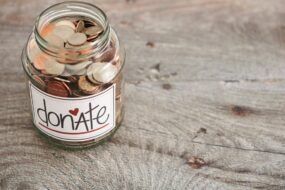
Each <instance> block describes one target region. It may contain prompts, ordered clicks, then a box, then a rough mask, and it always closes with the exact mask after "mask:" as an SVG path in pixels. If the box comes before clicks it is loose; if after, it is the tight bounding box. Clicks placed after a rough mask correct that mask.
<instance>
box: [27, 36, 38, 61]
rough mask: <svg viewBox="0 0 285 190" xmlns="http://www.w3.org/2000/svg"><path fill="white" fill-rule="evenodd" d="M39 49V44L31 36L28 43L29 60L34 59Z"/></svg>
mask: <svg viewBox="0 0 285 190" xmlns="http://www.w3.org/2000/svg"><path fill="white" fill-rule="evenodd" d="M40 52H41V50H40V48H39V46H38V45H37V42H36V40H35V39H34V38H33V39H31V40H30V42H29V45H28V57H29V59H30V61H31V62H33V61H34V59H35V57H36V56H37V55H38V53H40Z"/></svg>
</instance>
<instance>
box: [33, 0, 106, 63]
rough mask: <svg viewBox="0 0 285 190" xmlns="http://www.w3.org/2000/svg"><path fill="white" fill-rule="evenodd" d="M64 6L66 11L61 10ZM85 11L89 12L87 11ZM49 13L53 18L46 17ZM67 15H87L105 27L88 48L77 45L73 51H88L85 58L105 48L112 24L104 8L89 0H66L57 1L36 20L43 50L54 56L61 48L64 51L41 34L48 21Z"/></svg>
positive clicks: (40, 45) (35, 31) (38, 41)
mask: <svg viewBox="0 0 285 190" xmlns="http://www.w3.org/2000/svg"><path fill="white" fill-rule="evenodd" d="M55 8H59V10H58V11H56V10H54V9H55ZM63 8H66V9H67V10H66V11H65V12H63V11H61V10H62V9H63ZM84 11H87V12H86V13H85V12H84ZM49 14H51V18H46V17H48V16H50V15H49ZM65 16H66V17H68V16H86V17H87V18H89V19H94V20H96V21H98V22H100V24H101V25H102V27H103V32H102V33H101V34H100V35H99V36H98V37H97V39H96V40H95V41H93V42H91V43H90V44H89V46H88V47H87V49H86V47H84V46H83V47H76V48H74V50H72V53H76V51H80V52H86V54H85V55H84V58H86V57H89V56H92V55H94V54H96V53H97V52H100V51H101V50H102V49H104V47H105V45H106V44H107V43H108V39H109V34H110V26H109V21H108V18H107V16H106V14H105V13H104V11H103V10H102V9H100V8H99V7H97V6H96V5H93V4H91V3H88V2H78V1H66V2H61V3H57V4H54V5H52V6H49V7H48V8H46V9H45V10H43V11H42V12H41V13H40V14H39V16H38V17H37V19H36V22H35V27H34V34H35V39H36V41H37V43H38V45H39V47H40V49H42V50H43V51H45V52H47V53H48V54H50V55H52V56H54V57H57V56H59V55H58V52H59V50H61V51H62V50H63V49H62V48H59V47H56V46H52V45H51V44H49V43H48V42H47V41H46V40H45V38H44V37H43V36H42V35H41V33H40V29H41V27H42V26H44V25H45V24H46V23H48V22H50V21H53V20H56V19H58V18H62V17H65ZM92 16H93V17H92ZM41 22H43V23H41ZM82 50H83V51H82ZM70 51H71V50H70V49H69V50H68V51H67V53H63V55H66V54H68V52H70Z"/></svg>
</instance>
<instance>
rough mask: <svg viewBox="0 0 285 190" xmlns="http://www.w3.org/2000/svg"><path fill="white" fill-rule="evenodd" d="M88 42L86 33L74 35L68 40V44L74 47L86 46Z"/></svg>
mask: <svg viewBox="0 0 285 190" xmlns="http://www.w3.org/2000/svg"><path fill="white" fill-rule="evenodd" d="M86 40H87V37H86V35H85V34H84V33H74V34H72V35H71V36H70V37H69V38H68V39H67V42H68V43H69V44H70V45H73V46H80V45H82V44H84V43H85V42H86Z"/></svg>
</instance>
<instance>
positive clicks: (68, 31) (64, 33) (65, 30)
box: [52, 25, 74, 41]
mask: <svg viewBox="0 0 285 190" xmlns="http://www.w3.org/2000/svg"><path fill="white" fill-rule="evenodd" d="M52 33H53V34H55V35H56V36H58V37H60V38H61V39H63V40H64V41H67V39H68V38H69V37H70V36H71V35H72V34H74V30H73V29H72V28H71V27H69V26H67V25H60V26H56V27H55V28H54V30H53V32H52Z"/></svg>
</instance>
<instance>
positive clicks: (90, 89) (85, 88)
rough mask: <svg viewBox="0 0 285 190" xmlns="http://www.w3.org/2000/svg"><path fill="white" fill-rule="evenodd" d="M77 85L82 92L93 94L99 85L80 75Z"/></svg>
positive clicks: (98, 88) (97, 90)
mask: <svg viewBox="0 0 285 190" xmlns="http://www.w3.org/2000/svg"><path fill="white" fill-rule="evenodd" d="M78 86H79V88H80V89H81V90H82V92H84V93H86V94H95V93H96V92H99V91H100V89H101V88H100V85H94V84H92V83H91V82H89V81H88V80H87V79H86V77H85V76H81V77H80V78H79V80H78Z"/></svg>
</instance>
